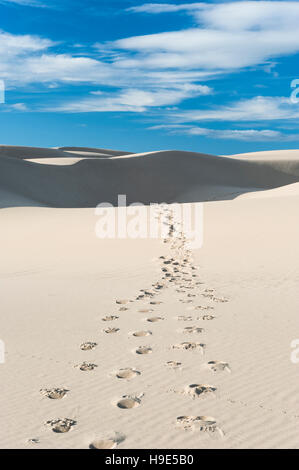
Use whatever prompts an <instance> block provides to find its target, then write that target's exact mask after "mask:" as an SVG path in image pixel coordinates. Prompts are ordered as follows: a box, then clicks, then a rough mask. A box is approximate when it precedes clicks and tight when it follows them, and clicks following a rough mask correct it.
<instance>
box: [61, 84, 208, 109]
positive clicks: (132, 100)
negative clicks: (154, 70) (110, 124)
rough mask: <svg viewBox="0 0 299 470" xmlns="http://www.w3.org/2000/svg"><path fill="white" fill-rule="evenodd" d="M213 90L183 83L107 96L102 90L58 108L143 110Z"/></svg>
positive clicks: (172, 103)
mask: <svg viewBox="0 0 299 470" xmlns="http://www.w3.org/2000/svg"><path fill="white" fill-rule="evenodd" d="M211 92H212V90H211V89H210V88H209V87H207V86H201V85H182V86H177V87H175V88H158V89H153V90H150V91H145V90H141V89H134V88H131V89H127V90H122V91H120V92H119V93H115V94H114V95H112V96H111V95H110V96H106V95H105V94H104V93H102V92H94V93H92V96H90V97H88V98H84V99H82V100H77V101H74V102H70V103H65V104H63V105H62V106H60V107H58V108H56V110H57V111H64V112H96V111H97V112H99V111H130V112H143V111H145V110H146V109H148V108H153V107H160V106H169V105H174V104H178V103H180V102H181V101H182V100H184V99H187V98H191V97H194V96H199V95H207V94H209V93H211Z"/></svg>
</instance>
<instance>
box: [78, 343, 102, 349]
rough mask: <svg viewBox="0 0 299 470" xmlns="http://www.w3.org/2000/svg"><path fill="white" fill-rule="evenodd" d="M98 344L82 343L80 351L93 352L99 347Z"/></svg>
mask: <svg viewBox="0 0 299 470" xmlns="http://www.w3.org/2000/svg"><path fill="white" fill-rule="evenodd" d="M97 345H98V344H97V343H92V342H91V341H87V342H86V343H82V344H81V346H80V349H81V350H82V351H91V350H92V349H94V348H96V347H97Z"/></svg>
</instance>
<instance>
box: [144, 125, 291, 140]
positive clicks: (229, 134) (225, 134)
mask: <svg viewBox="0 0 299 470" xmlns="http://www.w3.org/2000/svg"><path fill="white" fill-rule="evenodd" d="M149 129H150V130H159V129H165V130H167V131H168V132H170V133H171V134H185V135H189V136H198V137H200V136H201V137H208V138H212V139H224V140H241V141H248V142H249V141H254V142H267V141H283V142H294V141H296V140H298V139H299V134H286V133H283V132H281V131H278V130H273V129H261V130H260V129H241V130H240V129H210V128H205V127H192V126H184V125H171V124H170V125H160V126H152V127H150V128H149Z"/></svg>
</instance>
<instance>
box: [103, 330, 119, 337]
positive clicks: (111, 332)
mask: <svg viewBox="0 0 299 470" xmlns="http://www.w3.org/2000/svg"><path fill="white" fill-rule="evenodd" d="M103 331H104V333H107V334H108V335H110V334H113V333H118V332H119V328H106V329H104V330H103Z"/></svg>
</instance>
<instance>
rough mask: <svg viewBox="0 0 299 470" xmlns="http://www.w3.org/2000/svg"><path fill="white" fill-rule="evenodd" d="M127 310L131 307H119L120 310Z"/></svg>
mask: <svg viewBox="0 0 299 470" xmlns="http://www.w3.org/2000/svg"><path fill="white" fill-rule="evenodd" d="M127 310H129V307H120V308H119V309H118V311H119V312H126V311H127Z"/></svg>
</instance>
